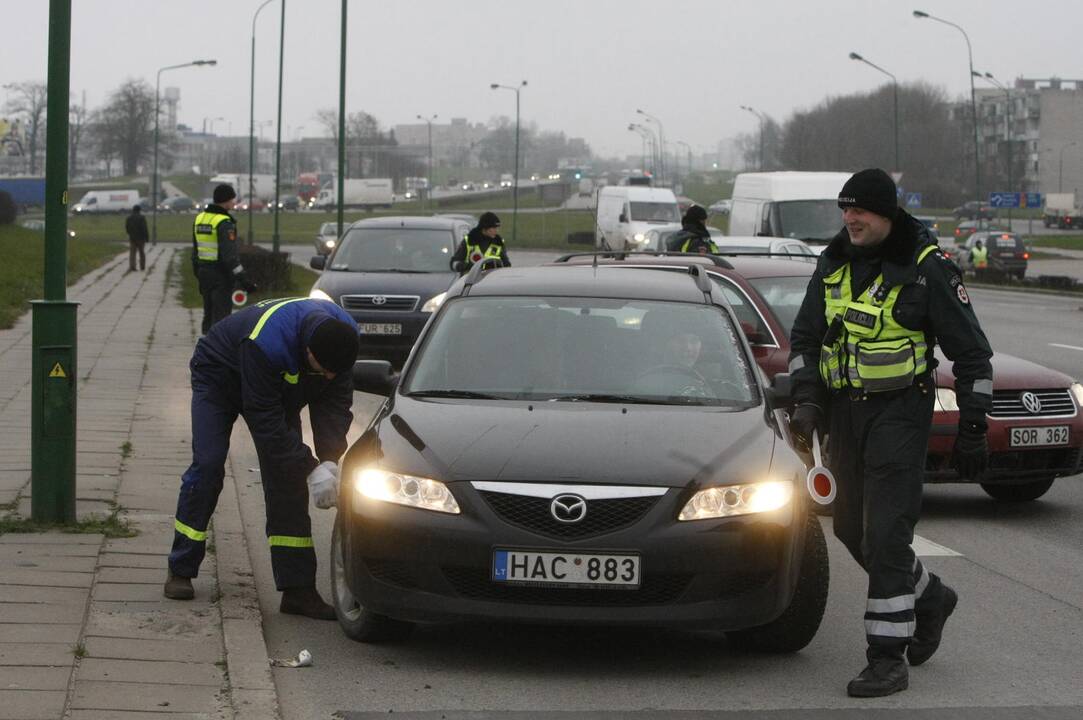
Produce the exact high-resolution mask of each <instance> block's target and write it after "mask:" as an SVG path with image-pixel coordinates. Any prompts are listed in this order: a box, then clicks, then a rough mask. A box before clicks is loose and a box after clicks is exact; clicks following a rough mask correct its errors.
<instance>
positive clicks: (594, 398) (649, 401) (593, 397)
mask: <svg viewBox="0 0 1083 720" xmlns="http://www.w3.org/2000/svg"><path fill="white" fill-rule="evenodd" d="M545 399H546V401H548V402H597V403H637V404H641V405H667V404H668V403H666V402H660V401H659V400H656V399H655V398H650V397H645V396H643V395H610V394H607V393H581V394H578V395H554V396H553V397H549V398H545Z"/></svg>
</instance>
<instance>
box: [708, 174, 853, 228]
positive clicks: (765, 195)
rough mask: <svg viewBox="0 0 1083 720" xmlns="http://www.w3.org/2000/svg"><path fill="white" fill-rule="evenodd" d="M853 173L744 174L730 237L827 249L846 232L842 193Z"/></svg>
mask: <svg viewBox="0 0 1083 720" xmlns="http://www.w3.org/2000/svg"><path fill="white" fill-rule="evenodd" d="M850 176H851V173H844V172H767V173H741V174H740V175H738V176H737V178H736V179H735V180H734V182H733V206H732V207H731V208H730V226H729V234H730V235H752V236H755V235H761V236H768V237H782V238H798V239H800V240H804V241H806V242H811V243H819V244H824V243H826V242H827V241H828V240H830V239H831V238H833V237H834V236H835V235H836V234H837V233H838V231H839V230H841V229H842V211H841V210H839V206H838V199H839V192H840V191H841V190H842V186H843V185H845V184H846V181H847V180H849V179H850Z"/></svg>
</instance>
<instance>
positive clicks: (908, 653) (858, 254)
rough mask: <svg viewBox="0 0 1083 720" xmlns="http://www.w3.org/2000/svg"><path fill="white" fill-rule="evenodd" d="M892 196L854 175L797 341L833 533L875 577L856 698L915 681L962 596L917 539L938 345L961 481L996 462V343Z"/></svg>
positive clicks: (796, 431)
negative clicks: (819, 436) (925, 558)
mask: <svg viewBox="0 0 1083 720" xmlns="http://www.w3.org/2000/svg"><path fill="white" fill-rule="evenodd" d="M896 197H897V196H896V188H895V183H894V182H893V181H892V180H891V178H890V177H889V176H888V175H887V173H885V172H884V171H883V170H878V169H870V170H862V171H861V172H859V173H857V174H855V175H854V176H853V177H851V178H850V180H849V181H847V182H846V184H845V185H844V186H843V188H842V192H841V193H840V194H839V199H838V204H839V207H840V208H842V211H843V216H842V219H843V222H844V223H845V227H844V228H843V229H842V230H841V231H840V232H839V234H838V235H836V236H835V237H834V238H833V239H832V240H831V242H830V244H829V245H828V246H827V248H826V249H825V250H824V252H823V254H822V255H821V257H820V260H819V261H818V263H817V266H816V271H815V272H814V273H813V275H812V278H811V280H810V281H809V285H808V290H807V292H806V294H805V298H804V301H803V303H802V305H801V309H800V311H799V312H798V314H797V317H796V319H795V321H794V326H793V330H792V332H791V336H790V340H791V345H792V350H791V354H790V373H791V377H792V380H793V387H794V393H793V395H794V402H795V405H796V408H795V410H794V413H793V416H792V418H791V421H790V429H791V431H792V432H793V435H794V437H795V438H796V439H797V442H799V443H806V444H807V443H810V442H811V436H812V434H813V432H820V433H822V432H824V431H825V430H830V434H829V437H830V443H829V455H830V460H829V465H830V467H831V469H832V470H833V471H834V473H835V478H836V481H837V495H836V499H835V501H834V507H833V516H834V518H833V520H834V530H835V535H836V536H837V537H838V538H839V539H840V540H841V541H842V542H843V544H844V545H845V546H846V548H847V549H848V550H849V551H850V553H851V554H852V555H853V557H854V558H855V559H856V560H857V561H858V563H860V564H861V566H862V567H863V568H864V569H865V571H866V572H867V573H868V579H869V582H868V592H867V595H866V598H867V604H866V608H865V636H866V640H867V643H868V649H867V652H866V659H867V661H868V664H867V666H866V667H865V669H864V670H862V672H861V673H860V674H859V675H858V676H857V677H856V678H854V679H853V680H852V681H851V682H850V684H849V686H848V687H847V691H848V692H849V694H850V695H852V696H855V697H876V696H881V695H888V694H890V693H893V692H897V691H899V690H904V689H906V687H907V685H908V682H909V672H908V669H907V660H909V664H910V665H920V664H922V663H924V662H925V661H926V660H928V659H929V658H930V657H931V656H932V654H933V653H934V652H935V651H936V649H937V647H938V646H939V644H940V638H941V634H942V632H943V628H944V622H945V621H946V620H947V618H948V616H949V615H951V613H952V611H953V610H954V609H955V605H956V602H957V601H958V595H957V594H956V592H955V591H954V590H952V589H951V588H949V587H948V586H947V585H945V584H944V583H942V582H941V581H940V578H938V577H937V576H936V575H934V574H932V573H930V572H929V571H928V570H926V568H925V567H924V566H923V565H922V563H921V561H919V560H918V559H917V557H915V555H914V552H913V550H912V549H911V547H910V543H911V542H912V541H913V538H914V526H915V524H916V523H917V521H918V516H919V514H920V510H921V490H922V481H923V477H924V469H925V457H926V453H927V448H928V442H929V433H930V431H931V426H932V415H933V403H934V400H935V398H936V383H935V381H934V377H933V372H932V371H933V368H934V367H935V365H936V359H935V358H934V355H933V347H934V344H935V343H937V342H939V343H940V346H941V348H943V350H944V354H945V355H946V356H947V357H948V359H950V360H952V361H953V362H954V366H953V373H954V375H955V398H956V402H957V403H958V406H959V428H958V435H957V436H956V442H955V450H954V466H955V469H956V470H957V471H958V473H959V475H960V476H961V477H963V478H965V479H969V480H973V479H975V478H977V477H979V476H980V475H981V473H982V472H983V471H984V469H985V467H986V465H987V463H988V452H989V451H988V445H987V443H986V437H985V435H986V419H985V416H986V413H987V412H989V411H990V410H991V409H992V404H993V403H992V393H993V373H992V365H991V364H990V358H991V357H992V350H991V349H990V348H989V342H988V341H987V340H986V338H985V334H984V333H983V332H982V329H981V327H980V326H979V325H978V320H977V317H976V316H975V315H974V309H973V307H972V306H971V304H970V297H969V296H968V295H967V292H966V288H965V287H964V286H963V281H962V274H961V272H960V271H959V268H958V267H957V266H956V265H955V264H954V263H953V262H952V261H951V260H949V259H948V258H947V257H946V256H945V255H944V254H943V253H942V252H940V250H939V248H937V246H936V244H935V240H934V238H933V237H932V236H931V235H930V234H929V232H928V230H926V228H925V226H924V225H922V224H921V223H920V222H919V221H917V220H915V219H914V218H913V217H911V216H910V215H909V214H908V213H906V211H904V210H902V209H900V208H898V207H897V200H896Z"/></svg>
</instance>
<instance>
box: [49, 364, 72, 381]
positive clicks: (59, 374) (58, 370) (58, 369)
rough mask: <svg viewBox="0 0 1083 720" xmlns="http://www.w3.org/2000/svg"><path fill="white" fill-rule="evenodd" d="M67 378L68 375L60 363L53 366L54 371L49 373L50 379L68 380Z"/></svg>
mask: <svg viewBox="0 0 1083 720" xmlns="http://www.w3.org/2000/svg"><path fill="white" fill-rule="evenodd" d="M67 376H68V374H67V373H66V372H64V368H63V367H62V366H61V365H60V363H57V364H56V365H53V369H52V370H50V371H49V377H51V378H53V377H55V378H66V377H67Z"/></svg>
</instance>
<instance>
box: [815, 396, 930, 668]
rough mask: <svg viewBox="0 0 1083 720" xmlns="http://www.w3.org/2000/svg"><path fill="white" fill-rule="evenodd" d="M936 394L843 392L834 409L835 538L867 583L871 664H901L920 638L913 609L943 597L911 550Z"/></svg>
mask: <svg viewBox="0 0 1083 720" xmlns="http://www.w3.org/2000/svg"><path fill="white" fill-rule="evenodd" d="M935 391H936V388H935V383H934V382H933V381H932V380H929V379H927V378H926V379H923V380H920V381H918V382H916V383H915V384H914V385H912V386H910V387H909V388H907V389H905V390H899V391H895V392H889V393H879V394H877V393H872V394H869V395H866V396H860V395H858V394H852V393H851V391H848V390H842V391H838V392H836V393H835V394H834V396H833V398H832V401H831V420H830V426H831V443H830V461H829V464H830V467H831V470H832V472H834V474H835V480H836V483H837V485H838V487H837V490H836V496H835V502H834V507H833V514H834V530H835V536H836V537H838V539H839V540H841V541H842V543H843V544H844V545H845V546H846V549H847V550H849V551H850V554H851V555H853V557H854V559H855V560H857V562H858V563H859V564H860V565H861V567H863V568H864V569H865V571H866V572H867V573H868V576H869V584H868V593H867V604H866V608H865V636H866V639H867V640H868V644H869V655H870V659H871V658H872V657H873V656H881V657H901V656H902V653H903V651H904V650H905V649H906V646H907V644H909V642H910V638H911V636H913V634H914V625H915V609H916V611H917V612H918V613H921V611H922V609H923V607H928V606H930V605H933V604H935V603H936V602H939V599H940V597H941V594H942V593H943V586H942V584H941V582H940V579H939V578H937V577H936V576H935V575H932V574H931V573H929V572H928V571H927V570H926V569H925V568H924V567H923V566H922V564H921V562H920V561H919V560H918V559H917V557H915V555H914V551H913V550H912V549H911V547H910V544H911V543H912V542H913V541H914V526H915V525H916V524H917V522H918V517H919V516H920V514H921V491H922V482H923V479H924V475H925V456H926V453H927V451H928V444H929V428H930V426H931V425H932V416H933V402H934V398H935Z"/></svg>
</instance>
